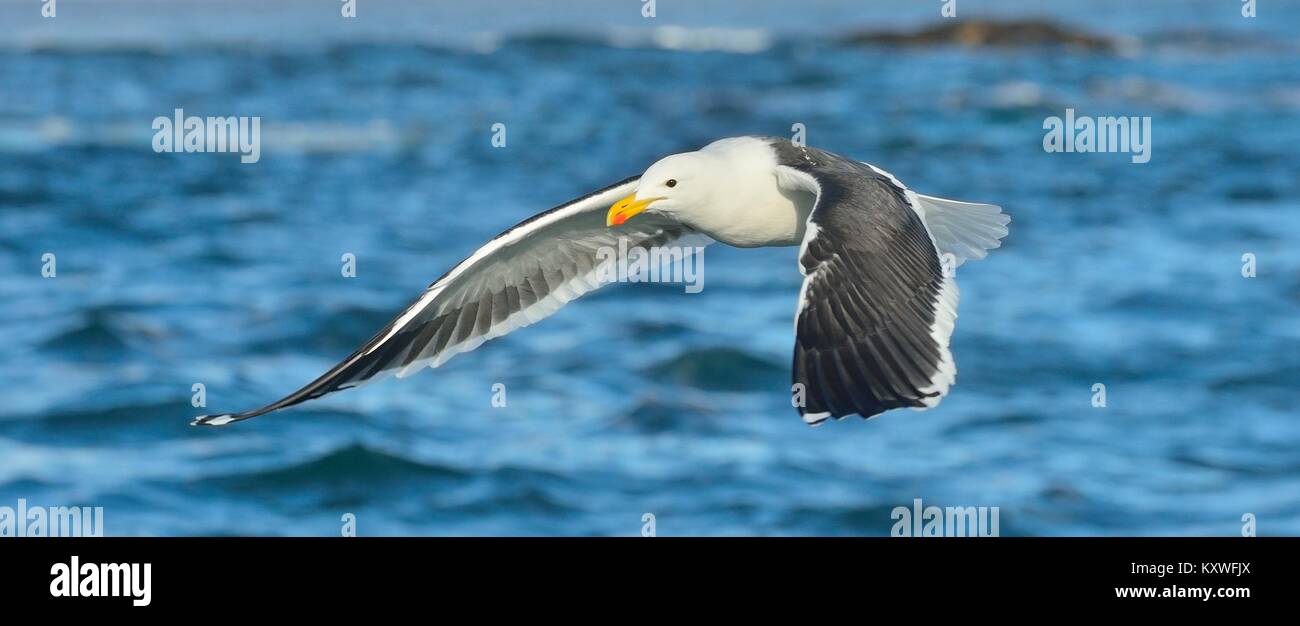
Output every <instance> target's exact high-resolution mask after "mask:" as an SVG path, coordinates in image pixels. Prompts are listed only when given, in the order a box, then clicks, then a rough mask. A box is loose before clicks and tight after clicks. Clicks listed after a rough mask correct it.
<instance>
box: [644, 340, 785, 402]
mask: <svg viewBox="0 0 1300 626" xmlns="http://www.w3.org/2000/svg"><path fill="white" fill-rule="evenodd" d="M649 374H650V376H651V377H652V378H654V379H655V380H659V381H662V382H665V383H670V384H675V385H682V386H685V387H694V388H696V389H707V390H711V391H763V390H766V391H780V390H782V389H786V388H788V385H789V381H788V378H789V375H790V370H789V368H788V367H786V366H784V365H782V364H779V363H776V362H774V361H772V360H770V359H767V358H764V357H761V356H757V355H754V354H752V353H750V352H747V351H745V350H740V349H737V348H731V347H719V348H697V349H692V350H687V351H686V352H683V353H681V354H679V355H677V356H675V357H673V358H671V359H668V360H666V361H662V362H660V363H657V364H655V365H653V366H651V367H650V370H649Z"/></svg>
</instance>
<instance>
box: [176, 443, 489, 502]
mask: <svg viewBox="0 0 1300 626" xmlns="http://www.w3.org/2000/svg"><path fill="white" fill-rule="evenodd" d="M469 478H470V474H468V473H467V472H465V471H463V470H461V469H458V468H455V467H450V466H447V465H441V464H434V463H426V462H422V461H417V460H413V459H410V458H407V457H405V456H401V455H399V454H396V453H393V452H388V451H384V450H380V449H378V448H373V447H370V446H367V445H363V444H360V443H352V444H348V445H346V446H343V447H340V448H336V449H333V450H330V451H328V452H326V453H324V454H321V455H318V456H315V457H312V458H309V459H306V460H302V461H299V462H297V463H293V464H290V465H286V466H282V467H275V468H270V469H262V470H253V471H248V472H241V473H235V474H226V475H222V476H209V477H204V478H201V479H199V480H198V481H197V484H198V485H201V486H212V487H216V488H219V489H223V490H237V491H243V490H258V491H279V490H299V489H304V488H308V487H319V488H327V489H347V488H362V489H373V488H381V487H385V486H393V485H398V484H402V483H406V482H410V481H419V482H421V483H434V482H436V483H448V482H451V483H455V482H458V481H465V480H468V479H469Z"/></svg>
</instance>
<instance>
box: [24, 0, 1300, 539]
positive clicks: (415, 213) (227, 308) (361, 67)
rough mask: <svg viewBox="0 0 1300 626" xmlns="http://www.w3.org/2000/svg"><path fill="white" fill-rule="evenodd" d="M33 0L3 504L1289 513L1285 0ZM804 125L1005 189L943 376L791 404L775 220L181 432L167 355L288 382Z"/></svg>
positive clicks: (1298, 331)
mask: <svg viewBox="0 0 1300 626" xmlns="http://www.w3.org/2000/svg"><path fill="white" fill-rule="evenodd" d="M27 4H34V3H23V4H21V5H20V4H19V3H17V2H11V1H9V0H5V1H3V2H0V12H3V15H4V17H5V21H6V22H7V23H9V24H12V27H9V28H5V29H0V30H5V31H6V32H4V33H0V164H2V166H0V329H2V330H0V333H3V341H0V346H3V347H0V400H2V401H0V505H6V504H7V505H8V506H14V503H15V502H16V501H17V500H18V499H19V498H24V499H26V500H28V501H29V502H30V503H33V504H46V505H60V504H86V505H100V506H104V507H105V522H106V526H107V531H108V533H109V534H114V535H151V534H292V535H299V534H308V535H312V534H326V535H328V534H334V533H337V532H338V528H339V520H340V516H341V515H342V514H343V513H348V512H350V513H354V514H356V516H357V519H358V530H359V532H360V533H361V534H372V535H374V534H421V535H423V534H527V535H531V534H566V535H570V534H572V535H585V534H612V535H635V534H638V533H639V532H640V530H641V518H642V515H643V514H644V513H653V514H655V515H656V518H657V531H658V533H659V534H660V535H679V534H835V535H881V534H887V533H888V531H889V528H890V525H891V523H892V520H891V519H890V510H891V509H892V508H893V507H895V506H899V505H910V503H911V502H912V500H913V499H914V498H922V499H923V500H924V501H925V502H926V503H927V504H936V505H986V506H998V507H1000V522H1001V532H1002V534H1004V535H1022V534H1024V535H1060V534H1083V535H1109V534H1214V535H1233V534H1237V533H1238V532H1239V528H1240V518H1241V516H1242V515H1243V514H1244V513H1247V512H1251V513H1255V514H1256V515H1257V516H1258V519H1259V532H1260V533H1261V534H1295V533H1300V495H1298V494H1300V446H1298V445H1297V444H1300V423H1298V422H1297V413H1296V412H1297V393H1296V381H1297V380H1300V325H1298V324H1297V319H1298V318H1297V313H1300V246H1297V245H1296V244H1297V241H1296V237H1297V233H1298V232H1300V211H1297V209H1298V208H1300V203H1298V202H1297V200H1296V198H1297V196H1298V195H1300V165H1298V161H1297V159H1296V156H1295V150H1296V148H1295V147H1296V145H1298V144H1300V62H1297V59H1298V57H1297V53H1296V50H1297V43H1298V42H1297V40H1296V39H1295V38H1294V35H1292V34H1290V33H1289V29H1288V28H1287V27H1286V24H1288V23H1289V24H1290V25H1292V26H1293V25H1294V24H1296V23H1300V11H1298V10H1297V8H1296V6H1295V5H1282V4H1280V3H1269V4H1268V5H1266V6H1264V7H1262V8H1261V9H1260V10H1261V12H1267V13H1265V14H1262V15H1261V17H1259V18H1257V19H1256V20H1254V21H1250V20H1245V19H1243V18H1241V17H1240V16H1239V15H1238V13H1237V11H1238V7H1236V6H1235V3H1232V2H1229V3H1226V5H1225V4H1224V3H1219V2H1208V1H1207V2H1155V3H1150V4H1149V5H1148V3H1110V2H1103V3H1097V4H1096V5H1095V7H1096V9H1095V10H1089V11H1088V12H1087V13H1086V14H1083V13H1080V14H1077V15H1076V14H1074V13H1072V11H1071V10H1070V9H1069V4H1073V3H1046V4H1048V7H1047V8H1043V7H1041V6H1039V4H1040V3H1033V6H1034V7H1035V9H1034V10H1035V11H1037V12H1038V13H1039V14H1047V15H1054V16H1056V18H1058V19H1059V20H1061V21H1062V22H1063V23H1067V24H1072V25H1078V26H1081V27H1086V28H1088V29H1090V30H1093V31H1095V32H1100V33H1105V34H1110V35H1115V36H1122V37H1124V38H1125V40H1126V41H1129V42H1130V43H1133V42H1137V43H1138V44H1139V45H1137V46H1136V47H1135V48H1128V49H1126V51H1125V52H1124V53H1122V54H1104V53H1098V54H1090V53H1083V52H1072V51H1062V50H1044V49H1024V50H1000V51H987V50H964V49H960V48H944V47H940V48H921V49H899V48H889V47H879V46H850V45H843V44H840V43H838V42H837V37H838V36H839V35H842V34H845V33H848V32H851V31H853V30H855V29H857V28H868V29H882V28H883V29H890V28H900V27H902V28H906V27H910V26H915V25H920V24H925V23H929V22H932V21H935V20H936V19H937V10H934V11H933V13H934V16H931V12H932V11H931V10H930V8H929V7H928V6H927V7H925V10H924V11H921V10H920V9H918V8H916V7H915V6H914V5H916V4H919V3H908V4H907V5H904V4H903V3H899V2H887V3H880V4H878V5H874V6H868V7H865V8H863V7H859V6H857V5H860V4H867V3H858V2H852V3H849V2H845V3H831V2H809V3H801V5H804V4H806V5H807V6H806V7H803V9H802V10H800V11H798V12H797V14H796V15H792V16H787V15H786V11H785V10H784V9H783V7H782V6H781V5H780V4H779V3H773V2H757V3H746V7H747V8H746V9H745V10H743V11H742V10H740V9H738V8H736V6H735V5H729V4H727V3H719V2H706V3H701V4H700V5H698V6H696V7H694V8H692V9H689V10H688V9H686V8H680V7H676V6H675V5H670V3H663V2H661V3H659V5H660V6H659V17H658V18H656V20H655V21H654V22H649V21H647V20H643V19H642V18H640V17H639V15H637V14H635V13H633V14H632V16H630V17H629V16H626V15H624V14H623V11H626V10H627V9H622V8H620V9H615V8H611V7H610V6H609V3H601V4H599V5H597V4H595V3H576V4H572V5H565V4H561V5H559V6H555V7H550V8H549V9H548V10H542V9H539V8H537V7H536V6H534V5H532V4H531V3H522V2H520V3H510V2H500V1H492V2H483V3H474V6H473V7H459V8H454V9H453V8H449V7H426V6H420V7H416V6H413V5H407V4H403V3H396V4H394V5H388V3H385V4H386V6H385V7H379V6H369V7H368V6H366V3H365V2H364V0H363V1H362V7H361V8H362V12H361V17H359V18H358V19H357V20H356V22H355V24H356V26H355V27H354V26H350V25H348V24H347V23H345V22H343V21H342V20H340V19H336V16H337V14H336V13H334V12H333V11H334V10H335V9H334V8H331V7H328V6H326V7H325V8H324V9H322V8H320V7H319V6H313V4H310V3H305V2H291V3H287V4H285V5H284V8H282V9H279V10H277V11H276V12H275V13H268V12H267V11H268V10H269V9H264V8H258V7H259V6H260V5H259V4H255V3H234V4H228V5H220V4H219V3H218V4H216V5H212V4H211V3H203V4H200V3H189V2H181V3H147V2H145V3H141V2H125V3H122V4H121V5H120V7H121V8H120V9H117V10H114V11H108V10H107V9H105V8H104V7H103V6H102V5H103V4H105V3H84V2H83V3H78V2H75V1H74V0H65V1H64V2H60V3H59V5H58V7H59V12H60V16H59V17H58V18H57V19H56V20H50V21H45V22H43V21H41V20H40V19H38V18H37V19H33V16H32V15H28V14H29V13H33V12H34V11H35V9H32V8H31V7H28V6H27ZM315 4H316V5H319V4H320V3H315ZM324 4H325V5H328V4H329V3H324ZM624 4H627V3H624ZM631 4H632V5H633V8H632V10H633V11H635V10H636V9H635V6H634V5H635V4H636V3H631ZM974 4H975V3H970V4H962V5H960V6H961V7H962V10H964V11H974V10H975V7H974ZM1053 4H1059V5H1060V6H1059V7H1058V8H1052V5H1053ZM1138 4H1140V5H1141V6H1135V5H1138ZM1220 5H1223V6H1220ZM1024 6H1027V5H1022V4H1020V3H1014V2H1002V3H993V6H992V8H991V9H990V10H991V11H994V14H995V15H996V16H1003V17H1005V16H1010V15H1015V14H1016V13H1017V12H1018V11H1020V10H1021V9H1022V8H1023V7H1024ZM1224 6H1226V7H1227V8H1226V9H1225V8H1223V7H1224ZM160 7H161V8H160ZM214 7H215V8H214ZM83 9H84V13H82V12H81V10H83ZM372 9H373V13H372V14H371V15H369V16H367V14H366V11H367V10H372ZM321 11H324V14H323V15H318V14H317V13H319V12H321ZM1174 14H1178V15H1180V16H1184V17H1185V18H1186V19H1180V23H1179V24H1177V25H1170V24H1167V20H1169V19H1171V18H1170V16H1172V15H1174ZM932 17H933V18H935V19H931V18H932ZM963 17H965V15H963ZM970 17H977V16H974V15H972V16H970ZM1187 20H1192V21H1193V22H1194V23H1193V24H1191V25H1189V24H1188V23H1187ZM675 26H679V27H681V28H674V27H675ZM1067 107H1070V108H1074V109H1076V110H1078V111H1079V112H1080V114H1090V115H1138V116H1151V117H1152V118H1153V124H1154V126H1153V142H1154V147H1153V150H1152V159H1151V162H1150V163H1147V164H1145V165H1133V164H1132V163H1130V161H1129V159H1128V157H1127V156H1126V155H1120V154H1094V155H1088V154H1046V153H1044V152H1043V150H1042V149H1041V144H1042V136H1043V130H1042V123H1043V119H1044V118H1045V117H1046V116H1049V115H1063V112H1064V110H1065V109H1066V108H1067ZM175 108H183V109H185V111H186V112H187V113H190V114H195V115H256V116H261V117H262V119H263V136H262V143H263V148H262V157H261V160H260V161H259V162H258V163H256V164H252V165H241V164H240V163H239V160H238V157H236V156H233V155H229V154H180V155H177V154H170V155H168V154H155V153H154V152H153V151H152V150H151V149H150V140H151V138H152V134H153V131H152V129H151V128H150V123H151V121H152V120H153V118H154V117H155V116H158V115H169V114H170V113H171V111H172V110H174V109H175ZM496 122H502V123H505V124H506V125H507V129H508V135H507V137H508V145H507V147H506V148H504V149H494V148H492V147H491V145H490V143H489V138H490V130H489V129H490V127H491V126H492V124H494V123H496ZM795 122H800V123H803V124H805V125H806V127H807V129H808V141H809V143H811V144H813V145H816V146H819V147H822V148H825V149H829V150H833V151H836V152H840V153H843V154H846V155H852V156H855V157H858V158H861V159H864V160H868V161H871V162H873V163H876V164H878V165H880V166H881V167H884V168H886V169H888V170H890V171H892V172H893V173H894V174H896V175H897V176H898V177H899V178H900V179H902V180H903V181H904V182H906V183H907V184H909V185H910V186H911V187H913V188H915V189H919V190H921V191H922V192H925V193H930V194H934V195H940V196H948V197H955V198H962V199H970V200H979V201H987V202H995V203H998V204H1001V205H1002V206H1003V207H1004V208H1005V209H1006V210H1007V211H1008V212H1009V213H1010V214H1011V215H1012V216H1013V218H1014V222H1013V223H1012V234H1011V236H1010V238H1009V239H1008V240H1007V242H1006V245H1005V246H1004V247H1003V248H1002V249H1000V250H998V251H996V252H995V253H994V254H992V255H990V257H989V258H988V259H987V260H985V261H982V262H979V263H971V264H967V265H965V266H963V267H962V268H961V271H960V273H959V279H960V284H961V288H962V304H961V311H960V312H961V317H960V320H959V321H958V324H957V332H956V335H955V336H954V340H953V350H954V354H955V357H956V360H957V364H958V370H959V376H958V385H957V386H956V387H955V388H954V389H953V392H952V393H951V395H950V396H949V397H948V398H947V399H946V400H945V401H944V402H943V404H942V405H941V406H940V407H939V408H938V409H935V410H931V411H927V412H912V411H897V412H892V413H889V414H886V415H884V416H882V417H880V418H877V419H874V420H871V421H869V422H863V421H861V420H858V419H849V420H845V421H843V422H837V423H832V424H828V425H826V426H824V427H821V428H816V429H810V428H808V427H806V426H804V425H803V424H802V423H800V421H799V418H798V416H797V414H796V413H795V412H794V411H793V410H792V409H791V408H790V407H789V400H788V389H789V387H788V385H789V361H790V351H791V346H792V337H791V325H792V315H793V311H794V306H795V297H796V295H797V292H798V289H799V281H800V276H799V273H798V271H797V270H796V266H795V250H794V249H790V248H786V249H763V250H737V249H727V248H724V247H722V246H715V247H712V248H710V249H709V250H708V251H707V253H706V265H705V272H706V273H705V278H706V281H705V289H704V291H703V292H702V293H700V294H687V293H684V291H683V289H682V287H681V286H680V285H617V286H613V287H610V288H607V289H604V290H602V291H600V292H598V293H595V294H593V295H590V296H588V297H586V298H584V299H583V300H582V301H581V302H578V303H575V304H573V305H570V306H569V307H568V308H566V309H564V310H562V311H561V312H560V313H559V314H557V315H555V316H554V317H553V318H550V319H548V320H546V321H545V322H543V323H541V324H539V325H537V326H534V327H531V328H528V329H527V330H525V331H523V332H520V333H517V334H515V335H511V336H509V337H506V338H503V339H499V340H496V341H493V342H491V343H489V344H487V345H486V346H484V347H483V348H480V349H479V350H478V351H475V352H473V353H470V354H468V355H462V356H461V357H458V358H456V359H455V360H453V361H451V362H450V363H448V364H447V365H445V366H443V367H442V368H440V369H438V370H433V371H426V372H423V373H420V374H419V375H416V376H413V377H411V378H408V379H406V380H403V381H395V380H388V381H384V382H381V383H377V384H375V385H372V386H369V387H366V388H364V389H361V390H355V391H350V392H346V393H342V394H338V395H334V396H331V397H330V398H328V399H325V400H321V401H317V402H313V403H310V404H307V405H304V406H302V407H300V408H297V409H293V410H290V411H285V412H282V413H278V414H274V415H272V416H268V417H263V418H259V419H257V420H254V421H251V422H247V423H244V424H240V425H238V426H236V427H231V428H227V429H194V428H191V427H189V426H188V425H187V422H188V420H189V419H190V418H191V417H193V416H194V415H195V414H197V413H200V412H204V411H200V410H197V409H194V408H192V407H191V406H190V397H191V391H190V390H191V385H193V384H194V383H196V382H201V383H203V384H205V385H206V387H207V399H208V406H209V409H214V410H236V409H244V408H249V407H252V406H255V405H260V404H264V403H265V402H267V401H270V400H273V399H275V398H278V397H280V396H281V395H283V394H284V393H286V392H288V391H291V390H292V389H295V388H297V387H298V386H299V385H301V384H302V383H305V382H306V381H308V380H310V379H312V378H314V377H315V376H316V375H317V374H319V373H320V372H322V371H324V370H325V369H326V368H328V367H329V366H330V365H332V364H333V363H334V362H336V361H337V360H338V359H339V358H341V357H343V356H345V355H346V354H347V353H348V352H349V351H351V349H352V348H354V347H355V346H356V345H358V344H359V343H360V342H362V341H363V340H365V339H367V338H368V337H369V336H370V335H371V334H372V333H373V332H374V331H375V330H376V329H378V328H379V327H380V326H382V325H383V324H384V323H385V322H387V321H388V320H389V319H390V318H391V317H392V316H393V315H394V314H395V313H396V312H397V311H399V310H400V309H401V307H403V306H404V305H405V304H406V303H407V302H409V301H410V300H411V299H413V298H414V297H415V296H416V295H417V294H418V293H419V292H420V290H421V289H422V288H423V287H425V286H426V285H427V284H428V283H429V282H430V281H431V280H433V279H434V278H436V277H437V276H439V275H440V274H441V273H442V272H443V271H444V270H445V269H446V268H447V267H449V266H450V265H451V264H453V263H455V262H456V261H458V260H460V259H461V258H462V257H464V256H466V255H467V254H469V253H470V252H472V251H473V250H474V248H475V247H476V246H477V245H478V244H479V243H480V242H482V241H485V240H487V239H488V238H490V237H491V236H492V235H494V234H495V233H497V232H499V231H500V230H502V229H504V228H506V227H508V226H509V225H511V224H513V223H514V222H516V221H519V220H521V219H523V218H525V217H527V216H529V215H531V214H532V213H535V212H537V211H540V210H542V209H545V208H547V207H549V206H552V205H555V204H558V203H560V202H562V201H564V200H566V199H568V198H570V197H574V196H577V195H581V194H583V193H585V192H586V191H588V190H590V189H593V188H595V187H597V186H602V185H604V184H607V183H609V182H612V181H615V180H618V179H621V178H623V177H626V176H628V175H631V174H636V173H639V172H640V171H641V170H642V169H643V168H644V167H645V166H646V165H647V164H648V163H649V162H651V161H652V160H654V159H655V158H658V157H659V156H662V155H665V154H668V153H671V152H677V151H682V150H689V149H694V148H696V147H699V146H700V145H703V144H704V143H707V142H709V141H711V140H713V139H716V138H719V137H724V136H729V135H736V134H747V133H758V134H775V135H784V134H788V133H789V130H790V126H791V124H792V123H795ZM47 252H49V253H54V254H56V255H57V262H58V266H57V269H58V275H57V277H56V278H52V279H46V278H42V277H41V274H40V267H41V258H42V255H43V254H44V253H47ZM349 252H350V253H353V254H355V255H356V258H357V259H358V271H357V276H356V278H350V279H349V278H342V277H341V276H340V272H339V266H340V263H339V259H340V256H341V255H342V254H343V253H349ZM1245 253H1251V254H1254V255H1255V256H1256V258H1257V260H1258V276H1257V277H1256V278H1252V279H1245V278H1242V276H1241V265H1242V261H1241V258H1242V255H1243V254H1245ZM495 383H504V384H505V385H506V389H507V398H508V406H507V407H505V408H493V407H492V406H491V404H490V400H491V397H492V386H493V385H494V384H495ZM1095 383H1104V384H1105V385H1106V386H1107V406H1106V407H1105V408H1102V409H1098V408H1093V407H1092V405H1091V399H1092V386H1093V385H1094V384H1095Z"/></svg>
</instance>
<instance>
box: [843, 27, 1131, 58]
mask: <svg viewBox="0 0 1300 626" xmlns="http://www.w3.org/2000/svg"><path fill="white" fill-rule="evenodd" d="M844 41H845V43H849V44H854V45H871V44H880V45H891V46H945V45H958V46H965V47H968V48H985V47H996V48H1023V47H1033V46H1069V47H1073V48H1081V49H1084V50H1089V51H1096V52H1114V51H1116V50H1117V49H1118V48H1119V44H1118V42H1117V41H1116V40H1114V39H1111V38H1109V37H1103V36H1101V35H1094V34H1092V33H1088V32H1085V31H1081V30H1075V29H1072V28H1067V27H1065V26H1061V25H1059V24H1056V23H1053V22H1048V21H1045V20H1010V21H991V20H965V21H961V22H953V23H943V24H938V25H935V26H931V27H928V28H923V29H921V30H918V31H912V32H896V31H869V32H861V33H856V34H853V35H850V36H848V37H846V38H845V40H844Z"/></svg>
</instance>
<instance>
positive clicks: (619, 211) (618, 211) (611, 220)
mask: <svg viewBox="0 0 1300 626" xmlns="http://www.w3.org/2000/svg"><path fill="white" fill-rule="evenodd" d="M655 200H663V198H646V199H644V200H637V199H636V194H635V193H633V194H632V195H630V196H628V197H626V198H623V199H622V200H619V201H618V202H615V203H614V204H613V206H610V207H609V214H608V215H606V216H605V226H619V225H621V224H622V223H623V222H626V221H627V220H628V219H629V218H631V217H632V216H633V215H636V214H637V213H640V212H642V211H644V210H645V208H646V207H648V206H650V203H651V202H654V201H655Z"/></svg>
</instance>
